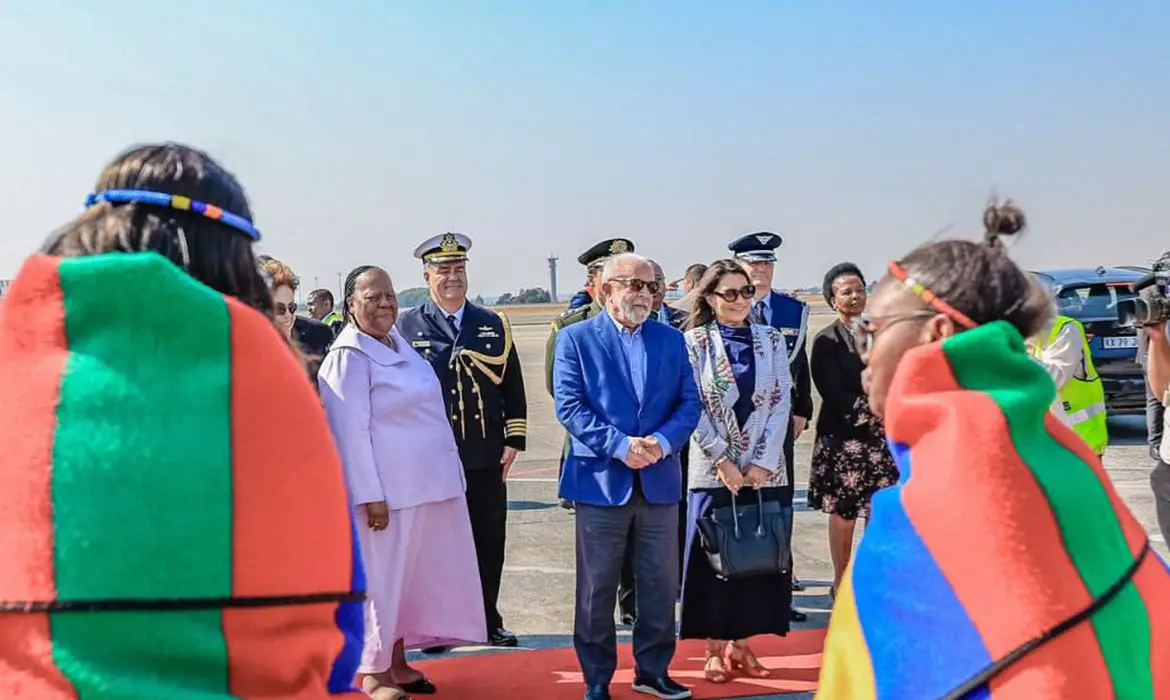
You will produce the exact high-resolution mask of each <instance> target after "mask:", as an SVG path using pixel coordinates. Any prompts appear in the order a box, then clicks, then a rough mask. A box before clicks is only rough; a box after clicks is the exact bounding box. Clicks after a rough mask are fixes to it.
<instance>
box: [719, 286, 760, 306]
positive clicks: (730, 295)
mask: <svg viewBox="0 0 1170 700" xmlns="http://www.w3.org/2000/svg"><path fill="white" fill-rule="evenodd" d="M711 293H712V294H714V295H715V296H717V297H719V298H720V299H722V300H723V301H730V302H737V301H739V300H740V298H741V297H742V298H744V299H751V298H752V297H754V296H755V295H756V285H754V284H748V285H745V286H743V287H740V288H739V289H724V290H723V291H721V292H720V291H713V292H711Z"/></svg>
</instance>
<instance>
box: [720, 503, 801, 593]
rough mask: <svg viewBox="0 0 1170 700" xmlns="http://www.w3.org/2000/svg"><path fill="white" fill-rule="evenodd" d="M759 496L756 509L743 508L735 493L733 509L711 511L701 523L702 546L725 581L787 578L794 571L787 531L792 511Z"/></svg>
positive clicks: (721, 507)
mask: <svg viewBox="0 0 1170 700" xmlns="http://www.w3.org/2000/svg"><path fill="white" fill-rule="evenodd" d="M755 492H756V503H755V504H754V505H740V504H739V503H737V502H736V498H735V494H734V493H732V494H731V505H729V506H719V507H717V508H711V509H710V510H708V511H707V512H706V513H705V514H704V515H703V516H702V517H701V518H699V520H698V523H697V525H698V530H699V545H700V546H701V547H702V548H703V552H704V553H705V554H706V555H707V561H709V562H710V563H711V568H712V569H714V570H715V576H716V577H717V578H719V579H722V580H724V581H727V580H730V579H736V578H745V577H747V576H759V575H761V574H787V573H788V572H789V571H790V570H791V568H792V549H791V546H790V543H789V541H788V527H787V525H788V519H789V518H791V517H792V511H791V510H790V509H787V508H785V507H784V506H782V505H781V504H780V502H779V501H771V500H770V501H767V502H765V501H764V493H763V492H762V491H760V490H759V489H755Z"/></svg>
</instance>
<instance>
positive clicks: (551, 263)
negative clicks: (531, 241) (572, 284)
mask: <svg viewBox="0 0 1170 700" xmlns="http://www.w3.org/2000/svg"><path fill="white" fill-rule="evenodd" d="M548 296H549V298H550V299H552V302H553V303H554V304H555V303H557V302H558V301H560V299H559V298H558V297H557V256H556V254H555V253H549V254H548Z"/></svg>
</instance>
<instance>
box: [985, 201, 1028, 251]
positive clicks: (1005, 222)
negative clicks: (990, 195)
mask: <svg viewBox="0 0 1170 700" xmlns="http://www.w3.org/2000/svg"><path fill="white" fill-rule="evenodd" d="M1027 225H1028V220H1027V218H1026V217H1025V216H1024V210H1023V209H1020V208H1019V207H1017V206H1016V205H1015V204H1012V201H1011V200H1010V199H1009V200H1007V201H1006V202H1004V203H1003V204H996V203H995V202H992V203H991V204H989V205H988V206H987V209H985V210H983V229H984V230H985V231H986V234H985V236H984V241H985V242H986V243H987V245H990V246H998V245H1000V241H999V237H1000V236H1014V235H1016V234H1018V233H1020V232H1021V231H1023V230H1024V228H1025V227H1026V226H1027Z"/></svg>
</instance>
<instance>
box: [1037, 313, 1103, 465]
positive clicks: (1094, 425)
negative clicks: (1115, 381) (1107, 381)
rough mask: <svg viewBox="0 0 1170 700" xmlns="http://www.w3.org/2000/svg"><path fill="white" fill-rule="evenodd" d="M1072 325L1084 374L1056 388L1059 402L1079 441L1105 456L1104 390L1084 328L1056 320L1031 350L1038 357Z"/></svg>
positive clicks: (1074, 322)
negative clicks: (1079, 350)
mask: <svg viewBox="0 0 1170 700" xmlns="http://www.w3.org/2000/svg"><path fill="white" fill-rule="evenodd" d="M1069 324H1072V325H1074V326H1075V327H1076V329H1077V334H1078V335H1079V336H1080V339H1081V352H1082V355H1083V358H1084V359H1083V363H1084V370H1085V372H1084V373H1085V378H1084V379H1081V378H1080V377H1077V376H1073V377H1072V378H1070V379H1069V380H1068V381H1067V382H1065V385H1064V386H1062V387H1057V391H1058V392H1059V396H1060V401H1061V403H1063V404H1064V412H1065V413H1066V414H1068V417H1069V421H1068V422H1069V424H1070V425H1071V426H1072V429H1073V430H1074V431H1076V434H1077V435H1080V436H1081V439H1082V440H1084V441H1085V442H1086V443H1088V445H1089V447H1091V448H1093V451H1094V452H1096V453H1097V454H1098V455H1103V454H1105V447H1106V446H1107V445H1108V444H1109V427H1108V425H1107V424H1106V418H1107V415H1106V412H1105V386H1104V385H1103V384H1102V383H1101V376H1100V375H1098V374H1097V370H1096V368H1095V367H1093V356H1092V354H1091V353H1090V352H1089V340H1088V338H1086V337H1085V328H1084V326H1082V325H1081V323H1080V322H1079V321H1077V320H1076V319H1073V318H1069V317H1068V316H1057V317H1056V322H1055V323H1054V324H1053V326H1052V333H1050V334H1049V335H1048V339H1047V340H1045V341H1044V342H1043V343H1039V344H1037V345H1036V346H1035V348H1034V349H1033V354H1034V355H1035V356H1037V357H1038V356H1039V355H1040V352H1041V351H1043V350H1044V348H1046V347H1048V346H1049V345H1052V343H1053V342H1054V341H1055V340H1056V336H1057V335H1059V334H1060V331H1061V329H1063V328H1064V327H1065V326H1067V325H1069Z"/></svg>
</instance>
